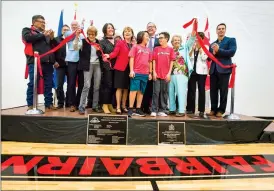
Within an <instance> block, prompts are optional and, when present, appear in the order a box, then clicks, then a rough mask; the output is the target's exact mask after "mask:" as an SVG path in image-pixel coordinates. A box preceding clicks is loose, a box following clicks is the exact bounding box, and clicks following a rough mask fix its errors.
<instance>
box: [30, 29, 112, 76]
mask: <svg viewBox="0 0 274 191" xmlns="http://www.w3.org/2000/svg"><path fill="white" fill-rule="evenodd" d="M75 33H76V32H74V33H72V34H71V35H69V36H68V37H66V38H65V39H64V40H62V41H61V42H60V43H59V44H58V46H56V47H54V48H53V49H51V50H50V51H48V52H46V53H44V54H41V55H39V54H34V57H35V58H37V69H38V72H39V75H40V77H43V73H42V67H41V58H43V57H44V56H47V55H49V54H52V53H54V52H56V51H57V50H59V49H60V48H61V47H62V46H64V45H65V44H66V43H67V42H69V41H71V40H72V39H73V38H74V37H75ZM81 33H82V34H83V36H84V38H85V40H86V41H87V43H89V44H90V45H91V46H94V47H95V48H96V49H97V50H99V51H100V52H101V53H102V56H103V60H104V62H108V63H109V64H110V67H111V63H110V62H109V61H108V60H107V59H105V57H104V53H103V51H102V48H101V46H100V45H99V44H97V43H94V42H89V41H88V39H87V37H86V35H85V33H84V31H83V30H81ZM25 78H26V79H27V78H28V65H27V66H26V70H25Z"/></svg>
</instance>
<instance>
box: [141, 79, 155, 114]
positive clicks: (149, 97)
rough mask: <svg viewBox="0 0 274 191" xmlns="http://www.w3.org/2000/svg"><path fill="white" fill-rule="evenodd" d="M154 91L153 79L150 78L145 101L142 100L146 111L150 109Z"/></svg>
mask: <svg viewBox="0 0 274 191" xmlns="http://www.w3.org/2000/svg"><path fill="white" fill-rule="evenodd" d="M152 93H153V80H149V81H148V82H147V86H146V91H145V93H144V97H143V101H142V109H143V110H144V111H148V110H149V107H150V105H151V101H152Z"/></svg>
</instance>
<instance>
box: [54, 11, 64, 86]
mask: <svg viewBox="0 0 274 191" xmlns="http://www.w3.org/2000/svg"><path fill="white" fill-rule="evenodd" d="M63 13H64V10H62V11H61V14H60V18H59V25H58V32H57V35H58V36H61V35H62V28H63V25H64V21H63ZM53 88H54V89H56V88H57V72H56V69H55V68H54V72H53Z"/></svg>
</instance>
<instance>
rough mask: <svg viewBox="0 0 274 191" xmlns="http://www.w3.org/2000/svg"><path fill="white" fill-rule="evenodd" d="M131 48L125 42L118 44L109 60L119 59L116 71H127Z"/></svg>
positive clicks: (115, 66) (116, 63)
mask: <svg viewBox="0 0 274 191" xmlns="http://www.w3.org/2000/svg"><path fill="white" fill-rule="evenodd" d="M130 48H131V47H129V46H128V44H127V42H126V41H125V40H119V41H117V42H116V44H115V47H114V50H113V52H112V53H110V54H109V58H110V59H113V58H117V59H116V62H115V65H114V69H115V70H119V71H125V69H126V68H127V66H128V62H129V57H128V54H129V51H130Z"/></svg>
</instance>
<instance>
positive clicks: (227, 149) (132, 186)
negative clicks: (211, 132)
mask: <svg viewBox="0 0 274 191" xmlns="http://www.w3.org/2000/svg"><path fill="white" fill-rule="evenodd" d="M7 154H9V155H58V156H62V155H66V156H113V157H115V156H126V157H130V156H135V157H140V156H150V157H152V156H174V157H176V156H225V155H260V154H262V155H271V154H272V155H273V154H274V144H239V145H236V144H230V145H196V146H192V145H189V146H170V145H169V146H102V145H76V144H69V145H63V144H43V143H19V142H2V155H7ZM272 162H274V161H272ZM209 176H210V175H209ZM1 184H2V190H20V191H22V190H153V185H152V184H151V182H150V181H124V182H121V181H103V182H102V181H84V182H83V181H71V182H69V181H66V182H64V181H6V180H3V181H2V183H1ZM155 184H156V185H157V188H158V190H274V177H269V178H248V177H246V178H241V179H234V178H232V179H210V180H170V181H155ZM154 190H155V188H154Z"/></svg>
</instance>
